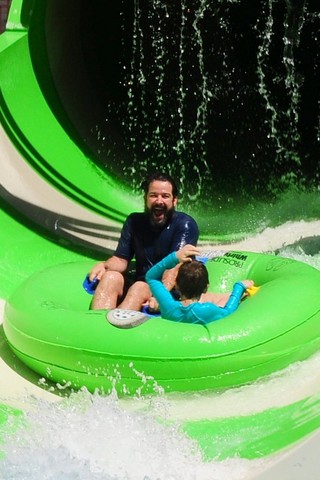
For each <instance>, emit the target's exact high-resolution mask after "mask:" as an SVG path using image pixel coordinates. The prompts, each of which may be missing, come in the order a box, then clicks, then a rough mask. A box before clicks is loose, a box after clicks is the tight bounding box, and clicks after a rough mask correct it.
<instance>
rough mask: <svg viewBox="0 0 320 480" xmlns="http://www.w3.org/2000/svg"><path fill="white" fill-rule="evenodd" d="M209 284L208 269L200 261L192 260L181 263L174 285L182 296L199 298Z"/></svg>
mask: <svg viewBox="0 0 320 480" xmlns="http://www.w3.org/2000/svg"><path fill="white" fill-rule="evenodd" d="M208 285H209V275H208V270H207V268H206V267H205V265H204V264H203V263H202V262H198V261H197V260H193V261H192V262H186V263H183V264H182V265H181V267H180V268H179V271H178V275H177V278H176V287H177V289H178V290H179V292H180V294H181V296H182V297H184V298H200V296H201V294H202V293H205V292H206V291H207V288H208Z"/></svg>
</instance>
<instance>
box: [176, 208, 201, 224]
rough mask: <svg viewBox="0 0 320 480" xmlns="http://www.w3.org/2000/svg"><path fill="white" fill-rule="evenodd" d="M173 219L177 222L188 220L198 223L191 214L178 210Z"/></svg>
mask: <svg viewBox="0 0 320 480" xmlns="http://www.w3.org/2000/svg"><path fill="white" fill-rule="evenodd" d="M172 220H173V221H176V222H177V223H180V222H185V221H188V222H189V223H194V224H195V225H196V224H197V222H196V221H195V219H194V218H193V217H192V216H191V215H189V214H188V213H185V212H180V211H177V210H176V211H175V212H174V215H173V218H172Z"/></svg>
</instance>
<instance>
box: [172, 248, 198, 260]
mask: <svg viewBox="0 0 320 480" xmlns="http://www.w3.org/2000/svg"><path fill="white" fill-rule="evenodd" d="M199 254H200V250H199V249H198V248H197V247H195V246H194V245H189V244H188V245H185V246H184V247H182V248H181V249H180V250H178V251H177V252H176V255H177V258H178V260H179V262H180V263H185V262H191V261H192V258H190V257H191V256H196V255H199Z"/></svg>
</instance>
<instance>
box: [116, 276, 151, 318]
mask: <svg viewBox="0 0 320 480" xmlns="http://www.w3.org/2000/svg"><path fill="white" fill-rule="evenodd" d="M150 297H151V291H150V288H149V287H148V284H147V283H146V282H141V281H138V282H135V283H134V284H133V285H131V287H130V288H129V290H128V292H127V295H126V296H125V298H124V300H123V301H122V302H121V303H120V305H119V306H118V308H123V309H126V310H137V311H138V312H139V311H140V310H141V307H142V305H143V304H144V303H145V302H146V301H147V300H149V298H150Z"/></svg>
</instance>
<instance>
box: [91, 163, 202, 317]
mask: <svg viewBox="0 0 320 480" xmlns="http://www.w3.org/2000/svg"><path fill="white" fill-rule="evenodd" d="M143 188H144V203H145V210H144V212H143V213H131V214H130V215H129V216H128V217H127V219H126V221H125V223H124V225H123V228H122V231H121V236H120V240H119V243H118V246H117V248H116V250H115V252H114V255H113V256H112V257H110V258H109V259H108V260H106V261H105V262H100V263H98V264H97V265H95V266H94V267H93V268H92V270H91V272H90V276H89V278H90V280H93V279H94V278H97V279H98V280H100V281H99V283H98V286H97V288H96V292H95V294H94V297H93V300H92V305H91V308H93V309H104V308H108V309H111V308H115V307H117V306H118V308H123V309H129V310H137V311H139V310H140V309H141V307H142V305H145V304H148V305H149V307H151V308H156V306H157V304H156V302H155V300H154V299H153V298H151V291H150V289H149V287H148V284H147V283H146V282H145V274H146V273H147V271H148V270H149V269H150V268H151V267H152V266H153V265H155V264H156V263H157V262H159V261H160V260H162V258H164V257H165V256H167V255H168V254H169V253H171V252H173V251H177V250H179V249H180V248H181V247H183V246H184V245H185V244H187V243H188V244H192V245H196V244H197V241H198V236H199V230H198V226H197V224H196V222H195V220H194V219H193V218H192V217H190V216H189V215H187V214H185V213H182V212H178V211H176V210H175V207H176V205H177V202H178V191H177V187H176V184H175V182H174V180H173V179H172V178H171V177H170V176H169V175H167V174H165V173H159V172H156V173H154V174H152V175H150V176H149V177H148V178H147V180H146V181H145V182H144V184H143ZM133 258H135V261H136V265H135V268H136V271H135V275H134V278H133V283H132V282H131V285H130V283H129V278H128V276H124V274H125V273H126V272H127V269H128V266H129V264H130V261H131V260H132V259H133ZM163 282H164V284H165V286H166V288H167V289H168V290H171V289H172V288H173V287H174V283H175V272H174V271H171V272H168V273H167V275H166V276H164V277H163Z"/></svg>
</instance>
